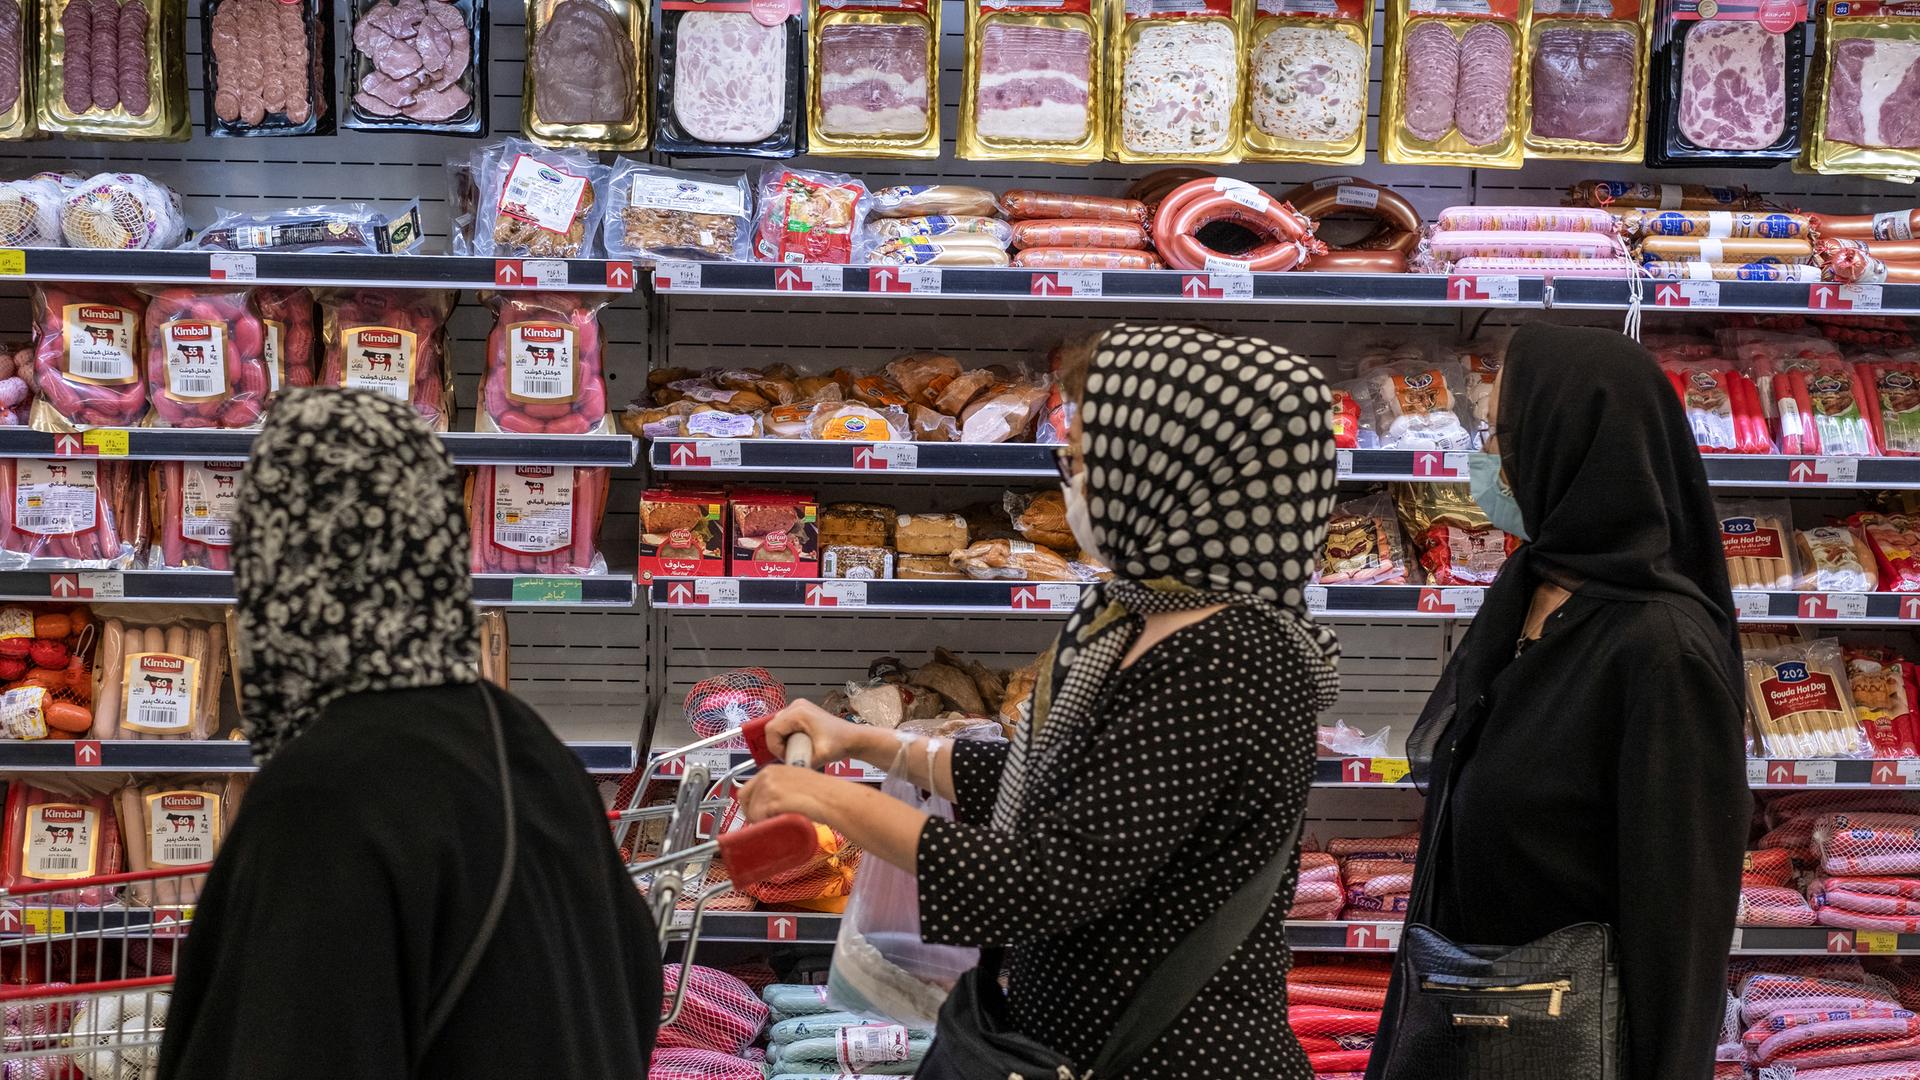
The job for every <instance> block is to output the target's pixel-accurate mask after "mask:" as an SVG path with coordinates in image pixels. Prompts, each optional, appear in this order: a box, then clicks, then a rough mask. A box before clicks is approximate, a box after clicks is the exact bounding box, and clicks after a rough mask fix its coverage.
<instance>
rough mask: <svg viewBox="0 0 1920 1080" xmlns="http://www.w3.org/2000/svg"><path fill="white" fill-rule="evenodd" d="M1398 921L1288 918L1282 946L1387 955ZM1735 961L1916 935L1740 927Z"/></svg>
mask: <svg viewBox="0 0 1920 1080" xmlns="http://www.w3.org/2000/svg"><path fill="white" fill-rule="evenodd" d="M1400 931H1401V924H1400V923H1397V922H1321V921H1307V920H1299V919H1290V920H1288V921H1287V944H1288V945H1289V946H1291V947H1292V948H1293V949H1294V950H1296V951H1299V952H1373V953H1387V952H1392V951H1393V950H1394V949H1396V948H1398V947H1399V945H1400ZM1732 953H1733V954H1734V955H1735V956H1765V955H1776V956H1805V955H1817V954H1825V953H1909V954H1920V934H1891V933H1876V932H1872V931H1866V930H1841V929H1836V928H1833V927H1826V926H1742V927H1738V928H1736V929H1735V930H1734V932H1733V947H1732Z"/></svg>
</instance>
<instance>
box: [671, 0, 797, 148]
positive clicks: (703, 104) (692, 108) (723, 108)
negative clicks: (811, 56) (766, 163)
mask: <svg viewBox="0 0 1920 1080" xmlns="http://www.w3.org/2000/svg"><path fill="white" fill-rule="evenodd" d="M657 10H658V12H659V25H658V26H657V27H656V28H655V30H654V36H655V37H656V38H657V39H658V41H659V50H658V55H657V65H656V66H657V69H658V70H656V71H655V73H654V99H653V111H654V132H655V134H654V148H655V149H657V150H660V151H663V152H665V153H669V154H735V155H740V156H745V157H765V158H785V157H792V156H793V155H795V154H797V153H800V152H802V151H803V150H805V149H806V148H805V146H804V145H803V143H804V142H805V138H804V132H803V127H804V125H803V124H802V122H801V115H802V113H803V112H804V110H803V109H802V107H801V104H800V102H801V98H802V97H803V96H804V93H805V88H806V77H805V75H804V74H803V73H802V71H801V66H802V65H803V64H804V62H805V60H806V34H805V32H804V31H803V30H802V29H801V19H802V17H803V16H804V15H805V14H806V5H805V3H804V2H803V0H765V2H752V3H749V2H748V0H661V2H660V4H659V7H658V9H657Z"/></svg>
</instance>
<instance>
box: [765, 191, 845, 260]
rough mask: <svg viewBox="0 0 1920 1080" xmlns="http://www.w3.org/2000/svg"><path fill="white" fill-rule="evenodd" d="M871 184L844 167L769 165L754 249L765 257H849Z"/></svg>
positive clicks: (771, 258)
mask: <svg viewBox="0 0 1920 1080" xmlns="http://www.w3.org/2000/svg"><path fill="white" fill-rule="evenodd" d="M866 196H867V185H865V184H863V183H861V182H860V181H858V180H856V179H854V178H853V177H851V176H847V175H845V174H842V173H818V172H804V171H802V170H799V169H768V170H767V171H766V172H764V173H762V174H761V176H760V203H759V209H758V211H757V216H756V219H755V222H754V254H755V255H756V256H758V257H759V259H760V261H761V262H778V263H849V262H852V261H853V238H854V234H855V232H857V231H858V229H859V228H860V225H861V223H862V222H863V221H864V220H865V218H866V206H865V201H866Z"/></svg>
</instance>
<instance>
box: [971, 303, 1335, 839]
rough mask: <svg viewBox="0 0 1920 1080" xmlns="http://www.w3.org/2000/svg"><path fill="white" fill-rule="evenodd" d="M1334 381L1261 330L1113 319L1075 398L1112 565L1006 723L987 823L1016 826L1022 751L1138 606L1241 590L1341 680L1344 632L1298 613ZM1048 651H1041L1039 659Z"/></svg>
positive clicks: (1095, 691) (1312, 546)
mask: <svg viewBox="0 0 1920 1080" xmlns="http://www.w3.org/2000/svg"><path fill="white" fill-rule="evenodd" d="M1332 405H1333V393H1332V391H1330V390H1328V389H1327V384H1326V380H1325V379H1324V378H1323V377H1322V376H1321V374H1320V372H1319V370H1318V369H1317V368H1315V367H1314V366H1313V364H1311V363H1310V362H1308V361H1306V360H1302V359H1300V358H1298V357H1295V356H1293V355H1292V354H1291V353H1289V352H1287V351H1286V350H1285V349H1282V348H1280V347H1279V346H1276V345H1270V344H1268V343H1267V342H1265V341H1261V340H1260V339H1258V338H1243V337H1226V336H1224V335H1221V334H1216V333H1214V332H1212V331H1210V330H1204V329H1201V328H1199V327H1193V326H1179V325H1173V326H1133V325H1129V324H1127V323H1121V324H1120V325H1118V326H1116V327H1114V328H1113V329H1112V330H1109V331H1108V332H1107V334H1106V336H1105V337H1103V338H1102V339H1101V341H1100V344H1099V347H1098V348H1097V349H1096V351H1095V352H1094V356H1093V360H1092V364H1091V366H1090V368H1089V370H1088V373H1087V388H1086V392H1085V393H1084V394H1083V395H1082V397H1081V400H1080V403H1079V409H1080V428H1081V438H1080V453H1081V458H1082V460H1083V461H1084V463H1085V466H1086V469H1087V484H1086V490H1087V506H1088V512H1089V514H1090V516H1091V517H1092V520H1093V527H1094V530H1095V532H1096V533H1097V535H1096V536H1095V537H1094V540H1095V541H1096V542H1097V543H1098V545H1099V547H1100V551H1101V553H1102V554H1103V555H1105V556H1106V557H1107V558H1108V559H1109V560H1111V561H1112V563H1113V571H1114V576H1113V580H1111V581H1109V582H1106V583H1105V584H1102V585H1099V586H1097V587H1095V588H1091V589H1088V590H1086V592H1085V593H1084V594H1083V595H1082V596H1081V599H1080V605H1079V607H1078V608H1076V609H1075V610H1074V613H1073V616H1072V618H1071V619H1069V620H1068V622H1067V626H1066V629H1064V630H1062V631H1061V633H1060V637H1059V639H1058V640H1057V641H1055V643H1054V647H1053V656H1052V658H1051V662H1050V664H1049V667H1048V676H1047V678H1045V679H1043V680H1041V682H1040V684H1039V685H1038V686H1037V687H1036V688H1035V692H1034V697H1033V704H1032V709H1031V711H1030V713H1029V715H1028V717H1027V718H1026V720H1025V721H1023V723H1022V725H1021V728H1020V730H1018V731H1016V732H1015V733H1014V739H1013V747H1012V749H1011V751H1010V752H1009V754H1008V757H1007V767H1006V770H1005V771H1004V772H1002V774H1001V783H1000V790H999V793H998V797H997V798H996V800H995V803H994V813H993V827H994V828H996V829H1000V830H1004V831H1011V830H1013V829H1015V828H1017V827H1018V824H1019V821H1020V818H1021V813H1022V807H1021V804H1022V802H1023V801H1024V800H1023V796H1024V794H1025V790H1026V772H1027V769H1028V767H1029V764H1028V763H1029V762H1030V761H1031V762H1034V763H1035V764H1034V765H1033V766H1032V767H1033V768H1035V769H1037V770H1039V771H1041V773H1042V774H1043V775H1044V774H1045V773H1046V772H1047V770H1048V769H1049V768H1050V762H1049V759H1048V752H1049V750H1050V749H1051V748H1054V747H1058V746H1060V745H1062V744H1063V743H1064V742H1065V740H1064V739H1063V738H1061V737H1060V733H1061V732H1063V731H1071V730H1073V729H1074V727H1075V726H1076V725H1078V724H1081V723H1084V722H1085V721H1086V719H1087V718H1088V717H1089V716H1090V715H1091V713H1092V711H1093V707H1094V704H1095V703H1096V702H1097V701H1098V700H1099V696H1100V694H1101V692H1102V691H1103V690H1104V689H1105V688H1106V686H1107V684H1108V682H1109V680H1111V678H1112V677H1113V674H1114V672H1116V671H1118V670H1119V667H1120V661H1121V659H1122V658H1124V657H1125V656H1126V653H1127V650H1128V649H1129V648H1131V647H1132V645H1133V643H1134V641H1135V640H1137V639H1138V637H1139V635H1140V630H1141V627H1142V625H1143V622H1142V619H1141V618H1140V616H1143V615H1147V614H1151V613H1155V612H1167V611H1188V610H1192V609H1194V608H1202V607H1211V606H1213V605H1215V604H1238V605H1243V606H1247V607H1251V608H1254V609H1256V610H1258V611H1259V612H1261V613H1262V614H1264V615H1266V616H1268V617H1269V618H1272V619H1273V620H1274V621H1275V622H1276V623H1277V624H1279V626H1280V627H1281V628H1282V630H1283V631H1284V632H1285V634H1286V635H1287V638H1288V640H1289V641H1291V642H1292V645H1293V648H1294V649H1296V650H1297V651H1298V652H1299V653H1300V655H1301V657H1302V659H1303V660H1304V661H1305V665H1306V668H1307V670H1308V671H1310V672H1312V673H1313V676H1312V678H1313V682H1312V685H1310V686H1305V687H1280V688H1276V689H1278V690H1279V692H1281V693H1305V694H1307V695H1308V696H1309V698H1310V699H1311V701H1312V702H1313V705H1314V708H1315V709H1325V708H1327V707H1328V706H1330V705H1332V704H1333V699H1334V697H1335V695H1337V694H1338V693H1339V689H1340V676H1339V663H1340V642H1339V639H1338V638H1336V637H1335V636H1334V633H1333V631H1332V630H1330V629H1328V628H1326V627H1324V626H1321V625H1319V624H1318V623H1316V622H1314V621H1313V619H1312V618H1310V617H1309V616H1308V615H1307V607H1306V587H1307V583H1308V582H1309V581H1311V580H1312V578H1313V571H1314V564H1315V561H1316V559H1317V558H1318V555H1319V551H1320V544H1321V542H1322V541H1323V540H1324V539H1325V537H1326V532H1327V515H1328V514H1329V513H1331V512H1332V510H1333V502H1334V497H1335V495H1336V490H1337V489H1336V486H1335V485H1336V480H1335V477H1334V448H1333V424H1332V418H1331V415H1330V413H1329V410H1330V409H1331V407H1332ZM1046 662H1047V661H1045V660H1043V663H1046Z"/></svg>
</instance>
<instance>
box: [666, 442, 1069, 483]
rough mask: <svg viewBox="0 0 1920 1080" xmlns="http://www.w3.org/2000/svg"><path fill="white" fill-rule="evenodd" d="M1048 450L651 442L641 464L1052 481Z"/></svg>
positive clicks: (1018, 446)
mask: <svg viewBox="0 0 1920 1080" xmlns="http://www.w3.org/2000/svg"><path fill="white" fill-rule="evenodd" d="M1055 449H1056V448H1055V447H1053V446H1040V445H1035V444H1033V443H913V442H901V443H850V442H821V441H815V440H809V439H655V440H653V442H652V443H650V444H649V445H648V448H647V463H648V464H649V465H651V466H652V467H653V468H654V469H655V470H656V471H662V472H780V473H790V474H794V475H809V474H820V473H869V472H882V471H884V472H914V473H925V474H931V475H942V476H1031V477H1037V478H1046V479H1050V480H1051V479H1057V478H1058V477H1059V475H1060V473H1059V470H1058V469H1057V468H1056V467H1055V466H1054V458H1053V455H1054V450H1055Z"/></svg>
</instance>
